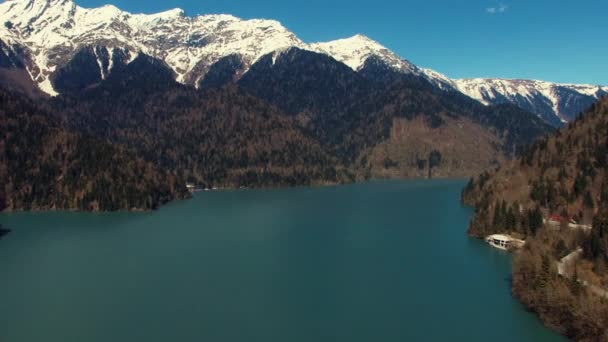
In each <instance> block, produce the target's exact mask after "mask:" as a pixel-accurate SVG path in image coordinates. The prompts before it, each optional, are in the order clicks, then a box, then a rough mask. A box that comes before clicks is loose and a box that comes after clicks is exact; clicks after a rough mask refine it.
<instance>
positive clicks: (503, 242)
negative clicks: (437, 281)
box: [486, 234, 526, 251]
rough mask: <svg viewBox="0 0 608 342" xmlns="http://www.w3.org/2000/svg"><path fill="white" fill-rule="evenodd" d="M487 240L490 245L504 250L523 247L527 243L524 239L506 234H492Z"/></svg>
mask: <svg viewBox="0 0 608 342" xmlns="http://www.w3.org/2000/svg"><path fill="white" fill-rule="evenodd" d="M486 242H487V243H488V244H490V246H492V247H495V248H498V249H502V250H503V251H509V250H512V249H518V248H522V247H523V246H524V245H525V244H526V242H525V241H524V240H520V239H516V238H514V237H512V236H511V235H506V234H494V235H490V236H488V237H486Z"/></svg>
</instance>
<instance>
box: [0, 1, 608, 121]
mask: <svg viewBox="0 0 608 342" xmlns="http://www.w3.org/2000/svg"><path fill="white" fill-rule="evenodd" d="M0 22H2V23H4V24H3V25H0V41H1V42H0V68H2V69H15V68H16V69H21V70H23V71H24V73H25V71H26V72H27V76H29V78H31V80H32V81H33V83H34V84H35V85H37V86H38V87H39V88H40V89H41V90H42V91H43V92H45V93H47V94H49V95H57V94H59V93H64V92H69V91H79V90H82V89H84V88H87V87H90V86H92V85H94V84H96V83H98V82H100V81H101V80H103V79H105V78H106V77H108V75H109V74H110V73H111V72H112V71H113V70H114V68H116V67H118V66H121V65H125V64H128V63H130V62H131V61H133V60H134V59H135V58H136V57H137V56H138V55H139V54H145V55H148V56H150V57H154V58H157V59H160V60H162V61H164V62H165V63H166V64H167V65H168V66H169V67H170V68H171V69H172V70H173V72H174V73H175V80H176V81H178V82H180V83H183V84H187V85H190V86H195V87H199V86H201V85H202V86H204V87H216V86H221V85H225V84H226V83H230V82H236V81H238V80H239V79H240V78H241V77H242V76H243V75H244V74H246V73H247V72H248V71H249V70H250V68H251V67H252V66H253V65H254V64H255V63H257V62H258V61H260V60H261V59H262V57H264V56H265V55H271V56H272V61H273V63H274V61H275V60H276V57H277V56H278V55H279V54H281V53H283V52H284V51H286V50H288V49H290V48H299V49H302V50H309V51H312V52H315V53H319V54H325V55H328V56H330V57H332V58H334V59H335V60H337V61H339V62H341V63H343V64H345V65H347V66H348V67H349V68H351V69H352V70H353V71H355V72H360V71H361V70H363V69H364V68H365V66H366V65H369V64H370V62H371V61H373V62H374V63H376V64H381V65H383V67H384V68H385V69H386V70H385V71H386V72H387V73H391V74H399V75H405V76H407V77H409V78H419V79H420V80H424V81H425V82H428V83H430V84H431V85H432V86H433V87H435V88H436V89H437V90H439V91H445V92H461V93H463V94H466V95H467V96H469V97H471V98H473V99H475V100H477V101H479V102H481V103H483V104H485V105H495V104H505V103H510V104H515V105H517V106H519V107H521V108H523V109H526V110H528V111H531V112H533V113H535V114H537V115H538V116H540V117H542V118H543V119H544V120H545V121H547V122H549V123H551V124H552V125H554V126H560V125H562V124H563V123H564V122H566V121H570V120H572V119H573V118H575V117H576V116H577V115H578V113H579V112H581V111H582V110H584V109H586V108H587V107H588V106H589V105H590V104H591V103H593V102H594V101H596V100H597V99H598V98H599V97H600V96H602V95H603V94H606V93H607V92H608V88H606V87H598V86H591V85H561V84H554V83H548V82H540V81H527V80H501V79H465V80H452V79H450V78H448V77H447V76H445V75H443V74H441V73H439V72H436V71H434V70H430V69H425V68H421V67H418V66H416V65H414V64H413V63H411V62H409V61H407V60H406V59H404V58H402V57H400V56H398V55H397V54H396V53H394V52H393V51H391V50H389V49H387V48H386V47H384V46H382V45H381V44H379V43H378V42H376V41H374V40H372V39H370V38H368V37H365V36H362V35H356V36H353V37H351V38H346V39H339V40H335V41H331V42H325V43H313V44H307V43H304V42H303V41H302V40H300V39H299V38H298V37H297V36H296V35H295V34H294V33H293V32H291V31H289V30H288V29H287V28H285V27H284V26H283V25H281V24H280V23H279V22H277V21H274V20H262V19H253V20H243V19H240V18H237V17H234V16H231V15H200V16H195V17H189V16H187V15H186V14H185V13H184V11H183V10H181V9H174V10H170V11H166V12H162V13H157V14H132V13H129V12H125V11H121V10H120V9H118V8H116V7H114V6H111V5H106V6H103V7H99V8H92V9H88V8H82V7H80V6H78V5H76V4H75V3H74V2H73V1H71V0H7V1H4V2H3V3H1V4H0ZM376 76H377V77H378V75H376ZM21 78H23V77H21ZM385 78H386V77H384V76H382V75H380V76H379V79H385Z"/></svg>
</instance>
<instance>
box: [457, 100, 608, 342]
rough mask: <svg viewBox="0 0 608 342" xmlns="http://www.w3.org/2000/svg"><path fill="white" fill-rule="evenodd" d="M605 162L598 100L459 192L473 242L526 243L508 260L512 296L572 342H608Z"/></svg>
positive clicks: (603, 107) (604, 105)
mask: <svg viewBox="0 0 608 342" xmlns="http://www.w3.org/2000/svg"><path fill="white" fill-rule="evenodd" d="M607 159H608V98H604V99H603V100H601V101H599V102H598V103H597V104H596V105H594V106H593V107H592V108H590V110H589V111H588V112H587V113H586V114H584V115H583V116H581V117H580V118H579V119H578V120H576V121H575V122H573V123H571V124H569V125H568V127H566V128H564V129H562V130H560V131H559V132H557V133H556V134H555V135H553V136H550V137H546V138H543V139H541V140H539V141H538V142H536V143H535V144H534V145H532V146H531V147H530V148H529V149H528V150H527V151H525V152H524V153H523V154H522V156H521V157H520V158H518V159H517V160H514V161H508V162H505V163H504V164H503V165H502V166H501V167H500V168H498V169H496V170H494V171H491V172H487V173H484V174H482V175H481V176H479V177H477V178H476V179H471V181H470V182H469V184H468V185H467V186H466V188H465V190H464V192H463V200H464V201H465V202H466V203H469V204H471V205H473V206H475V208H476V214H475V217H474V218H473V220H472V222H471V225H470V227H469V233H470V234H471V235H472V236H475V237H485V236H486V235H489V234H492V233H496V232H507V233H516V234H519V235H522V236H524V237H526V242H527V243H526V246H525V248H524V249H523V250H522V251H520V252H518V253H517V254H516V256H515V260H514V266H513V293H514V294H515V295H516V296H517V297H518V298H519V299H521V300H522V302H523V303H525V304H526V305H527V306H528V307H529V308H530V309H531V310H533V311H535V312H536V313H538V314H539V316H540V317H541V318H542V319H543V321H544V322H545V323H546V324H547V325H548V326H550V327H552V328H554V329H556V330H557V331H559V332H561V333H562V334H564V335H566V336H568V337H569V338H572V339H574V340H578V341H606V340H608V299H606V298H602V297H601V296H600V295H599V294H598V293H599V292H601V291H602V290H601V289H606V288H608V196H607V193H606V192H607V189H608V170H607V169H606V161H607ZM543 217H544V218H547V222H546V223H544V222H543ZM573 222H576V224H574V223H573ZM577 224H583V225H586V226H582V227H581V226H579V225H577ZM584 227H590V228H584ZM578 248H582V255H581V257H580V258H578V257H575V258H574V259H573V261H572V264H571V265H570V264H569V265H568V266H567V267H566V266H564V267H566V268H565V271H564V272H566V273H565V274H562V275H558V271H557V266H556V265H557V262H558V261H560V260H561V259H562V258H563V257H564V256H566V255H568V254H570V253H571V252H574V251H575V250H577V249H578Z"/></svg>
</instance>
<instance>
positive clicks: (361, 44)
mask: <svg viewBox="0 0 608 342" xmlns="http://www.w3.org/2000/svg"><path fill="white" fill-rule="evenodd" d="M308 48H309V49H310V50H312V51H315V52H319V53H323V54H326V55H329V56H331V57H333V58H334V59H336V60H338V61H340V62H342V63H344V64H346V65H348V66H349V67H350V68H351V69H353V70H355V71H359V70H361V69H362V68H363V67H364V66H365V62H366V61H367V60H368V59H369V58H371V57H374V58H376V59H378V60H380V61H382V62H383V63H384V64H385V65H386V66H387V67H389V68H390V69H392V70H393V71H396V72H399V73H403V74H411V75H415V76H420V77H423V78H425V79H427V80H428V81H429V82H431V83H432V84H434V85H435V86H437V87H439V88H440V89H444V90H447V89H451V88H453V85H452V82H451V80H450V79H449V78H447V77H446V76H445V75H442V74H440V73H438V72H436V71H433V70H430V69H424V68H420V67H418V66H416V65H414V64H413V63H411V62H410V61H408V60H406V59H404V58H402V57H400V56H398V55H397V54H396V53H394V52H393V51H391V50H389V49H388V48H386V47H385V46H383V45H381V44H380V43H378V42H376V41H374V40H372V39H370V38H369V37H366V36H363V35H360V34H358V35H355V36H353V37H350V38H345V39H338V40H334V41H330V42H326V43H315V44H310V45H309V46H308Z"/></svg>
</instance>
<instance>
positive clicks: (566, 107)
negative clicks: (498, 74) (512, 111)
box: [454, 79, 608, 126]
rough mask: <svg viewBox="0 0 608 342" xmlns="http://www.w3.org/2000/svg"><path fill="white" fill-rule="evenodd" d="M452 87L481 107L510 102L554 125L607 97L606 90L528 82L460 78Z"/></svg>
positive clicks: (605, 88) (570, 119)
mask: <svg viewBox="0 0 608 342" xmlns="http://www.w3.org/2000/svg"><path fill="white" fill-rule="evenodd" d="M454 85H455V87H456V88H457V89H458V90H460V91H461V92H462V93H464V94H466V95H468V96H470V97H471V98H473V99H476V100H478V101H479V102H481V103H483V104H486V105H490V104H502V103H512V104H515V105H517V106H519V107H521V108H523V109H525V110H528V111H530V112H532V113H536V114H537V115H539V116H540V117H542V118H543V119H544V120H545V121H547V122H549V123H550V124H552V125H554V126H559V125H561V124H563V123H566V122H570V121H572V120H574V119H576V118H577V117H578V115H579V114H580V113H581V112H583V111H585V110H586V109H587V108H589V106H591V105H592V104H593V103H594V102H596V101H597V100H598V99H599V98H601V97H602V96H604V95H606V94H608V87H601V86H593V85H576V84H557V83H550V82H543V81H530V80H503V79H463V80H455V81H454Z"/></svg>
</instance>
